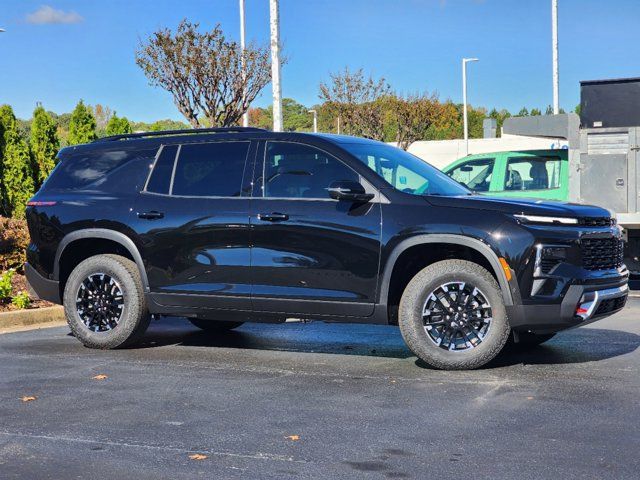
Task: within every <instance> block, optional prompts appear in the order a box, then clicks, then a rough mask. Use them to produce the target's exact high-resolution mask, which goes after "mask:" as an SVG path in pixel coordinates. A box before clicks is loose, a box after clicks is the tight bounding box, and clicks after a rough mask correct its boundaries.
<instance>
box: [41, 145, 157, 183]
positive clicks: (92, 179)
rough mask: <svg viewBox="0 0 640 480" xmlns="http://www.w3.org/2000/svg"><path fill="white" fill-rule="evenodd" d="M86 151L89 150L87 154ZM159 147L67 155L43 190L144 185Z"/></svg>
mask: <svg viewBox="0 0 640 480" xmlns="http://www.w3.org/2000/svg"><path fill="white" fill-rule="evenodd" d="M85 152H86V153H85ZM156 152H157V149H155V148H154V149H152V150H122V149H113V150H102V151H88V152H87V151H86V150H84V151H83V153H80V154H73V153H72V154H71V155H69V156H68V157H63V158H62V159H61V160H60V163H59V164H58V166H57V167H56V168H55V170H54V171H53V172H52V173H51V175H50V176H49V178H48V179H47V181H46V182H45V184H44V185H43V190H96V191H104V190H109V191H115V190H116V189H118V190H126V189H129V188H135V187H136V186H137V188H142V186H143V184H144V181H145V177H146V176H147V174H148V172H149V167H148V165H149V161H150V160H151V161H153V157H154V156H155V154H156Z"/></svg>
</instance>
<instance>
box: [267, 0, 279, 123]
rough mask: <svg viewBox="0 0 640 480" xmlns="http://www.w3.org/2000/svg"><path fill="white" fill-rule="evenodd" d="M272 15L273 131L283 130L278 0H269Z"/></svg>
mask: <svg viewBox="0 0 640 480" xmlns="http://www.w3.org/2000/svg"><path fill="white" fill-rule="evenodd" d="M269 13H270V17H271V87H272V90H273V131H274V132H281V131H282V87H281V86H280V12H279V8H278V0H269Z"/></svg>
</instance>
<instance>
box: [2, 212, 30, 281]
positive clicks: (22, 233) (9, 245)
mask: <svg viewBox="0 0 640 480" xmlns="http://www.w3.org/2000/svg"><path fill="white" fill-rule="evenodd" d="M28 245H29V230H28V229H27V222H26V221H25V220H18V219H16V218H6V217H2V216H0V272H2V271H5V270H9V269H11V268H14V269H16V270H18V271H21V270H22V267H23V265H24V262H25V256H26V251H27V246H28Z"/></svg>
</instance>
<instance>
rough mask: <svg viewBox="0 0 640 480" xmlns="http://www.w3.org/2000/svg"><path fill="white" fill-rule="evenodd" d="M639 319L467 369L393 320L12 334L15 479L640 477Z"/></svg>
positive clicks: (623, 318) (3, 388) (0, 396)
mask: <svg viewBox="0 0 640 480" xmlns="http://www.w3.org/2000/svg"><path fill="white" fill-rule="evenodd" d="M639 318H640V299H638V298H634V299H631V300H630V302H629V304H628V306H627V308H626V309H625V311H624V312H623V313H620V314H618V315H616V316H614V317H612V318H609V319H606V320H603V321H601V322H598V323H596V324H594V325H592V326H589V327H585V328H581V329H577V330H572V331H568V332H564V333H562V334H560V335H559V336H557V337H556V338H555V339H553V340H552V341H550V342H549V343H548V344H547V345H545V346H542V347H537V348H536V349H534V350H531V351H530V352H527V353H517V352H511V353H507V354H504V355H502V356H501V357H499V360H498V361H495V362H494V363H493V364H491V365H490V367H489V368H486V369H484V370H479V371H468V372H441V371H434V370H430V369H427V368H424V367H423V366H422V365H420V364H419V363H416V359H415V357H414V356H412V354H411V353H410V352H409V350H408V349H407V348H406V347H405V346H404V344H403V342H402V339H401V337H400V334H399V331H398V330H397V329H396V328H393V327H380V326H357V325H335V324H324V323H311V324H286V325H256V324H254V325H244V326H243V327H241V328H239V329H238V330H237V331H235V332H231V333H228V334H224V335H222V336H217V337H214V336H210V335H207V334H205V333H203V332H200V331H199V330H197V329H195V328H194V327H192V326H191V325H190V324H188V323H187V322H186V321H185V320H183V319H170V320H165V321H162V322H155V323H154V324H152V326H151V328H150V329H149V332H148V333H147V335H146V337H145V341H144V345H143V348H136V349H129V350H120V351H95V350H89V349H86V348H84V347H82V346H81V345H80V343H79V342H77V341H76V340H75V339H74V338H73V337H71V336H70V335H69V331H68V329H67V328H66V327H60V328H51V329H43V330H36V331H30V332H20V333H11V334H5V335H0V419H1V422H0V477H1V478H123V479H124V478H127V479H128V478H140V479H143V478H149V479H151V478H153V479H159V478H364V477H366V478H436V477H454V476H455V477H456V478H466V477H470V476H474V477H476V478H498V477H500V478H519V479H523V478H564V479H570V478H594V479H595V478H597V479H602V478H616V479H620V478H638V477H639V475H640V473H639V471H638V469H639V468H640V457H639V456H638V445H640V429H639V427H640V403H639V401H638V394H639V393H640V388H639V387H640V379H639V376H638V374H639V372H640V350H638V347H639V346H640V322H639V321H638V319H639ZM23 397H26V398H23ZM29 397H35V399H31V400H30V399H29ZM24 400H30V401H24ZM196 454H197V455H200V456H198V457H193V456H194V455H196ZM191 457H193V458H191ZM205 457H206V458H205ZM198 458H200V459H199V460H198Z"/></svg>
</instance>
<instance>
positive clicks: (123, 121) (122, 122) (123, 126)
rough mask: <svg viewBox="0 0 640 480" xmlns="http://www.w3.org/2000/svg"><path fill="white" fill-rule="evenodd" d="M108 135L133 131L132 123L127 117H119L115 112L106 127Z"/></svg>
mask: <svg viewBox="0 0 640 480" xmlns="http://www.w3.org/2000/svg"><path fill="white" fill-rule="evenodd" d="M106 133H107V135H124V134H127V133H133V129H132V128H131V123H130V122H129V120H128V119H127V117H118V116H117V115H116V113H115V112H113V115H112V116H111V118H110V119H109V123H107V128H106Z"/></svg>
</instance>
